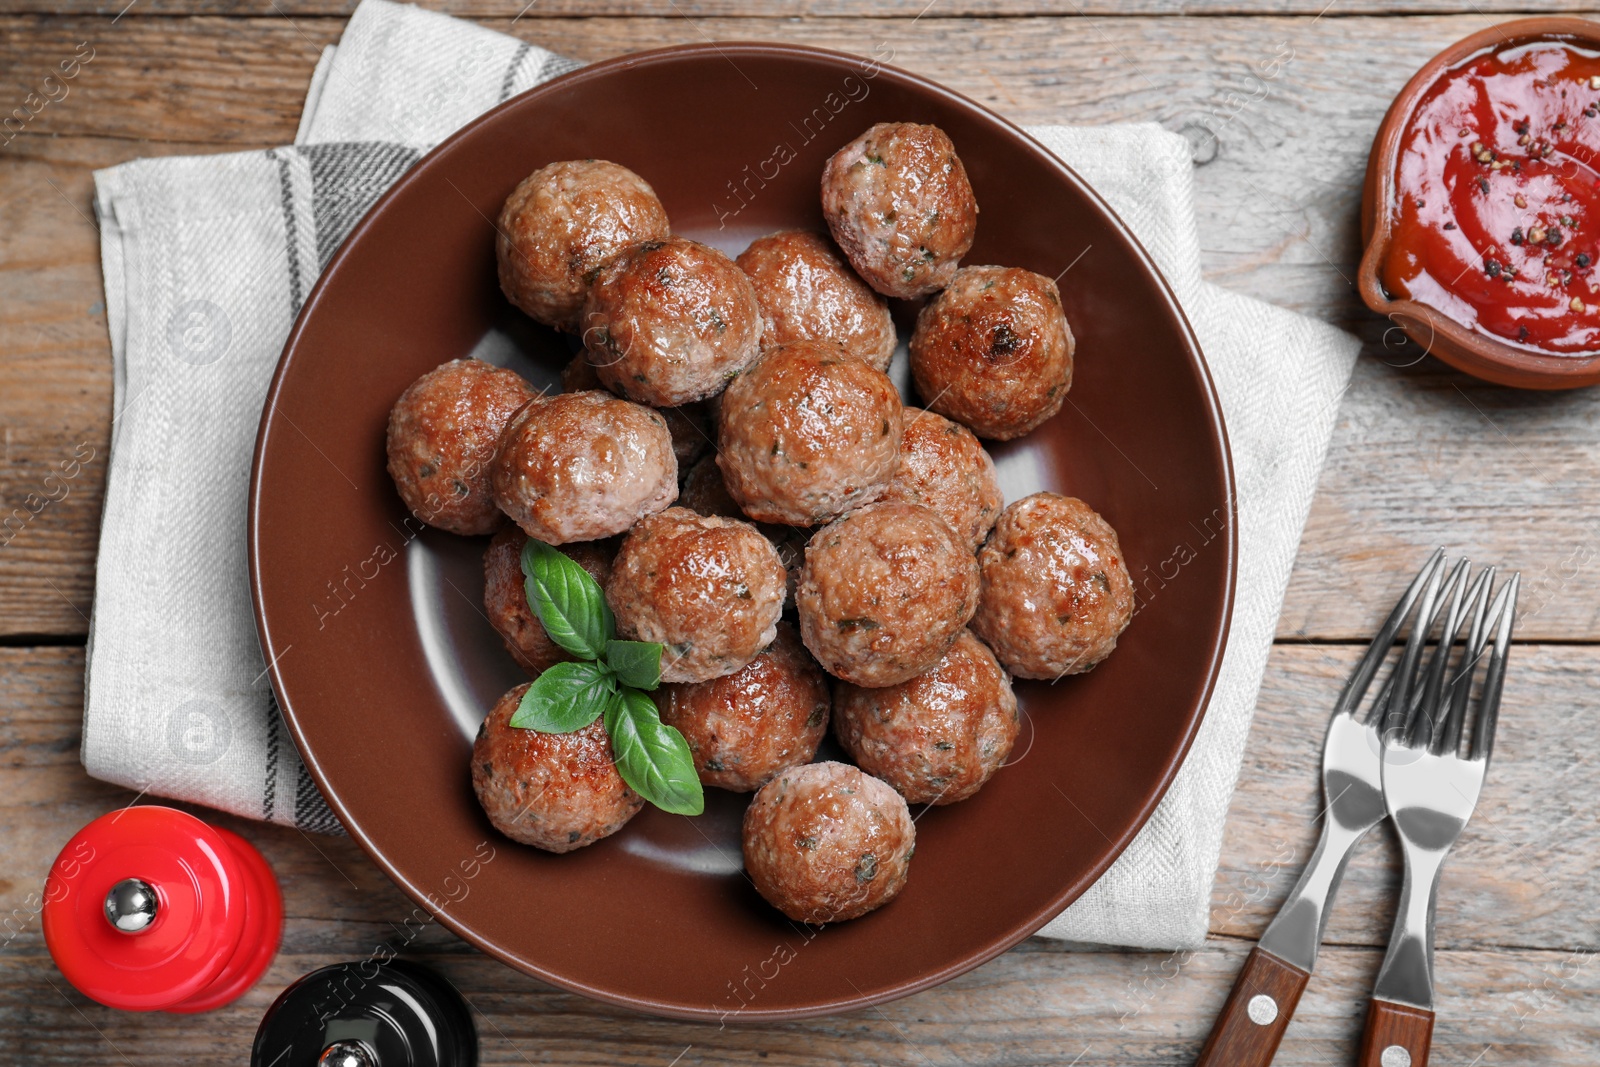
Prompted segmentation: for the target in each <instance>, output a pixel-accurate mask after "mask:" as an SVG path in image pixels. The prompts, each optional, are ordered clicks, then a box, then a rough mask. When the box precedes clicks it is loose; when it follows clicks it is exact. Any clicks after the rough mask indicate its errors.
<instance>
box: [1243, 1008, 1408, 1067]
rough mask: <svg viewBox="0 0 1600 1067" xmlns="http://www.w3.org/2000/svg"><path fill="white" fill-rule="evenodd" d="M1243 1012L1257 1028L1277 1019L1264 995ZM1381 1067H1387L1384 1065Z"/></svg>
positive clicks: (1276, 1012) (1275, 1010) (1276, 1014)
mask: <svg viewBox="0 0 1600 1067" xmlns="http://www.w3.org/2000/svg"><path fill="white" fill-rule="evenodd" d="M1245 1011H1246V1012H1247V1013H1248V1014H1249V1016H1250V1021H1251V1022H1253V1023H1255V1024H1256V1025H1257V1026H1266V1025H1267V1024H1268V1023H1270V1022H1271V1021H1272V1020H1274V1019H1276V1018H1277V1017H1278V1002H1277V1001H1276V1000H1273V999H1272V998H1271V997H1269V996H1267V995H1266V994H1265V993H1257V994H1256V995H1255V996H1253V997H1251V998H1250V1003H1249V1004H1247V1005H1246V1006H1245ZM1383 1067H1389V1065H1388V1064H1387V1063H1386V1064H1384V1065H1383Z"/></svg>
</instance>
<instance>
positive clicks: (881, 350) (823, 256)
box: [735, 230, 895, 370]
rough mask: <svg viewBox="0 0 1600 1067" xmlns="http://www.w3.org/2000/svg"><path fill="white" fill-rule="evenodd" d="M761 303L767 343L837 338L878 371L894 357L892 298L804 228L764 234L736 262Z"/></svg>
mask: <svg viewBox="0 0 1600 1067" xmlns="http://www.w3.org/2000/svg"><path fill="white" fill-rule="evenodd" d="M735 262H737V263H738V264H739V269H740V270H742V271H744V272H745V273H746V274H748V275H749V276H750V281H751V282H753V283H754V284H755V287H756V299H757V300H759V301H760V302H761V318H762V323H763V325H762V331H761V347H762V348H772V347H774V346H776V345H782V344H788V343H789V342H790V341H832V342H834V343H835V344H839V345H843V346H844V349H845V351H847V352H849V353H850V354H851V355H852V356H858V357H860V358H861V359H863V360H865V361H866V362H867V363H869V364H871V365H872V366H874V367H876V368H877V369H878V370H887V369H888V368H889V360H890V359H891V358H892V357H893V356H894V345H895V334H894V319H893V318H892V317H890V315H889V302H888V301H887V300H885V299H884V298H883V297H882V296H879V295H878V294H877V293H875V292H873V290H872V287H871V286H869V285H867V284H866V283H865V282H863V281H862V280H861V279H860V278H858V277H856V275H855V274H853V273H852V272H851V270H850V268H849V267H847V266H845V265H844V263H843V262H842V261H841V260H840V259H839V257H838V256H837V255H835V254H834V250H833V248H832V247H831V246H830V245H829V243H828V242H827V240H826V239H824V238H822V237H819V236H817V235H816V234H814V233H806V232H805V231H803V230H786V231H784V232H783V233H775V234H771V235H770V236H767V237H762V238H758V239H757V240H756V241H754V242H752V243H751V245H750V247H749V248H746V249H745V250H744V251H743V252H742V253H740V255H739V258H738V259H737V260H736V261H735Z"/></svg>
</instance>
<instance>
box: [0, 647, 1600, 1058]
mask: <svg viewBox="0 0 1600 1067" xmlns="http://www.w3.org/2000/svg"><path fill="white" fill-rule="evenodd" d="M1353 655H1354V653H1353V651H1352V650H1350V649H1343V648H1335V649H1327V648H1320V647H1304V646H1293V645H1285V646H1280V647H1279V648H1278V649H1277V650H1276V652H1275V655H1274V659H1273V664H1272V668H1271V670H1270V671H1269V672H1268V683H1267V685H1266V687H1265V688H1264V690H1263V694H1262V699H1261V709H1260V712H1259V713H1258V718H1257V721H1256V725H1255V727H1254V729H1253V730H1252V734H1251V739H1250V746H1249V750H1248V752H1247V755H1246V764H1245V766H1246V771H1245V774H1246V777H1245V779H1244V780H1243V781H1242V782H1241V785H1240V789H1239V791H1238V793H1237V795H1236V796H1235V798H1234V802H1233V807H1232V810H1231V813H1230V816H1229V829H1228V835H1227V840H1226V843H1225V849H1224V862H1223V870H1222V872H1221V875H1220V876H1219V879H1218V882H1217V887H1216V892H1215V894H1214V898H1213V900H1214V903H1213V913H1212V914H1213V920H1212V925H1213V929H1214V936H1213V939H1212V940H1211V941H1210V942H1208V943H1207V945H1206V946H1205V948H1204V949H1202V950H1200V951H1197V952H1179V953H1135V952H1116V951H1107V950H1091V951H1078V950H1076V949H1075V948H1073V947H1072V946H1066V945H1062V944H1059V943H1054V942H1046V941H1042V940H1039V939H1034V940H1031V941H1029V942H1026V943H1024V944H1023V945H1022V946H1019V948H1018V949H1016V950H1014V951H1012V952H1010V953H1007V954H1006V955H1004V956H1001V957H1000V958H999V959H997V960H994V961H992V962H991V963H989V964H987V965H985V966H984V967H981V968H979V969H978V970H976V971H974V972H973V973H971V974H969V975H966V976H964V977H962V978H959V979H957V980H955V981H954V982H951V983H949V984H947V985H945V986H942V987H940V988H938V989H935V990H932V991H930V992H927V993H924V994H921V995H919V996H916V997H912V998H909V999H907V1000H904V1001H900V1002H898V1003H895V1004H891V1005H887V1006H885V1007H883V1008H881V1009H872V1010H868V1011H863V1012H857V1013H854V1014H851V1015H846V1016H839V1017H835V1018H830V1019H819V1020H811V1021H808V1022H801V1023H790V1024H783V1025H761V1026H756V1025H746V1024H743V1023H741V1022H740V1021H739V1020H738V1019H731V1020H729V1021H728V1023H727V1026H726V1027H725V1028H720V1029H719V1028H718V1027H715V1026H706V1025H695V1024H686V1023H676V1022H666V1021H662V1020H655V1019H648V1018H644V1017H641V1016H637V1015H632V1014H629V1013H625V1012H619V1011H615V1010H613V1009H609V1008H606V1007H604V1006H601V1005H599V1004H596V1003H593V1002H591V1001H587V1000H585V999H583V998H581V997H576V996H572V995H569V994H565V993H561V992H558V991H556V990H554V989H552V988H550V987H548V986H545V985H543V984H541V983H538V982H535V981H533V980H532V979H529V978H526V977H525V976H523V975H521V974H518V973H517V972H514V971H512V970H510V969H508V968H506V967H503V966H501V965H499V964H497V963H495V962H493V961H491V960H489V959H487V958H485V957H483V956H481V955H479V954H478V953H477V952H476V951H475V950H473V949H471V948H470V947H469V946H467V945H466V944H465V943H463V942H461V941H459V940H457V939H456V938H454V937H453V936H452V935H450V934H448V933H447V932H445V931H443V930H441V929H440V928H438V927H437V926H435V925H432V924H428V925H426V926H421V927H419V926H417V925H412V926H409V927H408V926H407V925H406V919H407V917H408V916H410V915H411V914H412V906H411V904H410V902H409V901H408V900H406V899H405V898H403V897H402V896H401V894H400V893H399V892H398V891H397V890H396V889H395V888H394V887H393V886H392V885H390V884H389V883H388V882H387V881H386V880H385V879H384V877H383V876H382V874H381V873H379V872H378V870H377V869H376V868H375V867H374V866H373V865H372V864H371V863H369V862H368V861H367V860H366V859H365V858H364V857H363V856H362V854H361V853H360V851H359V850H358V849H357V848H356V846H355V845H354V844H352V843H351V842H350V841H349V840H347V839H332V838H323V837H318V838H316V839H315V840H312V839H310V838H308V837H306V836H305V835H302V834H299V833H297V832H295V831H293V830H288V829H284V828H281V827H270V826H264V825H261V824H257V823H250V822H246V821H244V820H239V819H234V818H231V817H228V816H222V815H218V814H217V813H214V812H207V811H204V810H199V813H200V814H201V815H202V816H203V817H205V818H208V819H211V820H213V821H215V822H217V823H219V824H221V825H225V826H228V827H230V828H232V829H235V830H237V831H239V832H240V833H242V834H244V835H245V836H246V837H248V838H249V839H250V840H251V841H253V842H255V843H256V844H257V845H258V846H259V847H261V848H262V850H263V851H264V852H265V854H266V855H267V857H268V859H269V861H270V862H271V863H272V865H273V867H274V869H275V870H276V871H277V873H278V876H279V878H280V881H281V883H282V885H283V888H284V892H285V901H286V912H287V915H288V921H287V924H286V927H285V942H284V950H283V952H282V954H281V955H280V956H279V957H278V959H277V961H276V962H275V964H274V965H273V968H272V970H271V971H270V972H269V974H268V976H267V978H266V979H265V980H264V981H263V982H262V984H261V985H260V986H259V987H258V988H257V989H255V990H254V991H252V992H251V993H250V994H249V995H248V996H246V997H245V998H244V999H243V1000H242V1001H240V1002H239V1003H238V1004H236V1005H234V1006H232V1007H230V1008H228V1009H225V1010H223V1011H221V1012H217V1013H214V1014H212V1015H209V1016H207V1017H206V1021H205V1025H203V1026H198V1025H195V1021H194V1020H192V1019H187V1018H183V1017H174V1016H166V1015H160V1014H152V1015H132V1014H124V1013H118V1012H113V1011H110V1010H107V1009H104V1008H100V1007H98V1006H96V1005H94V1004H92V1003H90V1002H89V1001H87V1000H85V999H84V998H83V997H81V996H80V995H78V994H77V993H76V992H75V991H73V990H71V989H70V988H68V987H67V986H66V985H65V983H64V982H63V981H62V980H61V978H60V975H59V973H58V972H57V971H56V970H55V968H54V966H53V964H52V963H51V961H50V959H49V957H48V955H47V953H46V952H45V949H44V946H43V944H42V941H41V939H40V936H39V932H38V922H37V914H36V904H35V901H36V900H37V897H36V896H30V894H36V893H37V891H38V888H39V886H40V885H41V884H42V882H43V877H44V873H45V871H46V870H47V869H48V866H49V863H50V861H51V860H52V858H53V857H54V855H55V852H56V851H57V850H58V849H59V848H60V846H61V844H62V843H63V842H65V840H66V839H67V838H68V837H69V836H70V835H71V834H72V833H73V832H75V831H76V830H77V829H78V827H79V826H81V825H82V824H83V823H85V822H87V821H88V820H89V819H91V818H93V817H94V816H96V815H98V814H100V813H101V812H103V811H106V810H109V809H111V808H113V807H115V806H117V805H118V804H121V803H125V802H126V801H128V800H130V799H132V797H131V794H129V793H127V792H126V791H124V790H119V789H115V788H112V787H110V786H106V785H103V784H101V783H97V782H94V781H92V780H91V779H89V778H88V777H86V776H85V775H84V774H83V771H82V768H81V767H80V766H79V765H78V762H77V743H78V717H79V709H80V707H81V680H82V652H81V650H77V649H61V648H47V649H0V708H3V709H5V711H4V715H3V717H0V754H3V759H4V764H3V766H4V773H5V775H6V778H5V781H6V788H5V790H3V791H0V823H3V824H4V825H5V826H7V827H8V828H9V829H8V832H7V834H6V836H5V837H4V838H3V839H0V872H4V874H3V880H0V915H4V916H8V918H7V919H6V920H5V921H4V923H3V926H4V933H3V934H0V1053H9V1055H6V1056H5V1057H4V1058H6V1059H7V1060H8V1061H10V1060H15V1061H16V1062H30V1063H39V1064H67V1063H81V1062H98V1061H105V1060H110V1059H114V1058H115V1056H116V1053H120V1054H121V1056H122V1057H123V1059H124V1060H125V1062H127V1063H129V1064H145V1063H150V1064H155V1063H158V1062H161V1063H167V1062H171V1061H172V1060H173V1059H175V1058H177V1059H182V1058H184V1057H185V1055H187V1056H188V1057H189V1058H190V1059H192V1060H194V1061H196V1062H237V1061H238V1059H239V1058H240V1057H241V1056H242V1054H243V1050H244V1049H245V1048H246V1047H247V1045H248V1042H249V1040H250V1038H251V1035H252V1034H253V1032H254V1029H255V1026H256V1024H257V1022H258V1020H259V1018H260V1015H261V1013H262V1012H263V1011H265V1009H266V1007H267V1006H268V1005H269V1004H270V1003H271V1001H272V999H273V997H275V996H276V995H277V993H278V992H279V991H280V990H281V989H282V988H283V987H284V986H285V985H286V984H287V983H288V982H290V981H292V980H293V979H294V978H296V977H298V976H299V975H300V974H302V973H304V972H305V971H308V970H310V969H312V968H313V967H317V966H321V965H324V964H327V963H333V962H337V961H340V960H347V959H362V958H365V957H366V956H368V955H369V954H371V953H372V952H374V951H375V950H376V947H377V946H378V945H379V944H380V943H381V944H384V945H387V946H388V947H389V948H391V949H394V950H399V951H401V952H402V953H403V954H404V955H405V956H406V957H408V958H413V959H419V960H422V961H424V962H427V963H429V964H430V965H433V966H437V967H438V968H440V969H441V970H442V971H443V972H444V973H445V974H446V975H447V976H449V977H450V978H451V979H452V980H453V981H454V982H455V983H456V984H457V985H458V986H459V987H460V988H461V989H462V990H463V991H464V992H465V993H466V995H467V996H468V998H469V999H470V1001H471V1003H472V1004H473V1006H474V1008H475V1009H476V1011H477V1020H478V1029H479V1033H480V1035H481V1037H482V1039H483V1041H484V1044H485V1049H484V1062H485V1063H520V1062H523V1057H527V1058H528V1060H535V1059H537V1060H539V1061H541V1062H554V1063H595V1062H606V1063H617V1064H656V1065H661V1064H666V1063H669V1062H671V1061H672V1060H673V1057H674V1056H677V1055H679V1054H680V1053H682V1054H683V1056H682V1059H681V1060H679V1061H678V1062H680V1063H736V1062H737V1063H743V1062H750V1061H752V1060H756V1059H760V1060H763V1061H764V1062H769V1063H776V1064H794V1065H811V1064H821V1063H830V1062H841V1061H848V1062H871V1063H882V1064H927V1063H934V1064H945V1063H964V1064H992V1065H1011V1064H1016V1065H1021V1064H1028V1063H1046V1062H1049V1063H1070V1062H1074V1060H1073V1057H1075V1056H1076V1057H1080V1058H1079V1059H1078V1060H1077V1061H1076V1062H1077V1063H1079V1064H1082V1065H1088V1064H1178V1063H1190V1062H1193V1057H1194V1055H1195V1053H1196V1052H1197V1051H1198V1049H1199V1046H1200V1043H1201V1042H1202V1041H1203V1040H1204V1037H1205V1034H1206V1033H1207V1031H1208V1029H1209V1026H1210V1022H1211V1020H1212V1019H1213V1018H1214V1016H1215V1014H1216V1012H1217V1010H1218V1009H1219V1008H1220V1007H1221V1004H1222V1001H1223V999H1224V997H1225V995H1226V993H1227V990H1228V988H1229V987H1230V985H1231V984H1232V981H1233V977H1234V975H1235V974H1236V973H1237V971H1238V968H1239V966H1240V965H1241V963H1242V962H1243V957H1244V953H1245V952H1246V951H1247V949H1248V947H1249V941H1248V940H1240V939H1239V938H1246V939H1253V938H1254V936H1255V935H1256V934H1258V933H1259V931H1260V929H1261V927H1262V925H1264V923H1265V920H1266V917H1267V915H1268V914H1269V913H1270V909H1271V908H1272V907H1273V906H1275V905H1276V903H1277V901H1278V900H1280V899H1281V897H1282V895H1283V893H1284V891H1286V890H1287V888H1288V882H1289V881H1291V880H1292V878H1293V867H1294V861H1293V860H1287V859H1285V852H1284V844H1287V845H1288V847H1289V850H1290V851H1293V852H1296V853H1297V854H1300V855H1303V854H1304V852H1305V850H1306V849H1308V848H1309V846H1310V841H1311V836H1310V825H1311V819H1312V817H1313V816H1314V815H1315V813H1316V811H1317V809H1318V807H1320V800H1318V799H1317V798H1316V797H1315V795H1314V792H1313V790H1312V789H1311V787H1310V783H1311V777H1312V769H1313V768H1314V767H1315V765H1316V758H1317V749H1318V740H1319V738H1320V733H1321V724H1322V722H1323V721H1324V715H1325V709H1326V708H1327V707H1328V705H1329V702H1330V700H1331V698H1332V694H1333V692H1334V691H1335V689H1336V688H1337V686H1338V684H1339V682H1340V680H1342V678H1343V676H1344V673H1345V671H1346V670H1347V669H1348V666H1349V663H1350V662H1351V660H1352V658H1353ZM1597 666H1600V650H1597V649H1590V648H1574V647H1570V646H1546V647H1525V648H1520V649H1518V651H1517V659H1516V660H1515V665H1514V670H1513V673H1512V675H1511V679H1510V683H1509V684H1508V686H1507V691H1506V707H1505V717H1504V727H1503V729H1504V734H1503V741H1502V744H1501V746H1500V751H1499V752H1498V753H1497V755H1496V763H1495V767H1494V773H1493V777H1492V779H1491V786H1490V791H1489V793H1488V794H1487V795H1486V798H1485V807H1484V809H1483V811H1482V812H1481V813H1480V815H1479V817H1478V819H1477V820H1475V822H1474V825H1473V827H1472V828H1470V829H1469V831H1468V832H1467V835H1466V836H1465V838H1464V839H1463V841H1462V844H1461V846H1460V851H1459V853H1458V855H1457V856H1456V857H1455V859H1454V860H1453V862H1452V864H1451V866H1450V867H1449V868H1448V870H1447V873H1446V875H1445V881H1444V894H1443V899H1442V900H1441V903H1440V911H1439V937H1440V945H1441V946H1442V947H1441V951H1440V952H1439V954H1438V958H1437V976H1438V986H1439V995H1440V999H1439V1017H1440V1023H1439V1030H1438V1033H1437V1035H1436V1044H1437V1046H1438V1049H1439V1051H1438V1053H1437V1057H1438V1058H1437V1062H1440V1063H1461V1064H1466V1063H1472V1062H1479V1063H1509V1062H1522V1063H1529V1062H1537V1063H1541V1064H1552V1065H1565V1064H1584V1065H1589V1064H1592V1050H1593V1048H1594V1047H1596V1042H1600V1020H1597V1018H1596V1016H1595V1015H1594V1013H1593V1011H1592V1010H1591V1005H1592V1004H1593V1002H1594V997H1595V996H1597V995H1600V968H1596V967H1594V966H1593V960H1594V952H1595V949H1596V942H1597V933H1596V923H1595V918H1594V916H1595V913H1596V908H1595V907H1594V901H1595V892H1596V891H1595V889H1594V887H1593V885H1592V879H1591V878H1590V877H1589V875H1590V870H1589V868H1590V863H1589V857H1591V856H1592V855H1593V854H1594V850H1595V844H1594V841H1593V840H1592V837H1593V835H1594V833H1595V829H1594V827H1593V820H1592V818H1590V817H1589V814H1588V813H1589V812H1591V811H1592V810H1593V806H1594V794H1595V790H1596V788H1597V787H1596V784H1595V783H1594V781H1593V780H1592V777H1590V776H1586V775H1585V774H1584V773H1583V766H1584V759H1585V757H1584V756H1583V755H1582V754H1583V753H1587V752H1590V751H1593V750H1594V749H1595V747H1596V744H1595V738H1594V737H1593V734H1595V732H1596V731H1597V730H1600V727H1596V726H1595V725H1594V724H1593V722H1592V721H1591V717H1590V716H1588V715H1587V714H1586V711H1587V700H1588V698H1589V696H1590V694H1591V693H1592V688H1593V683H1592V679H1593V678H1594V677H1595V676H1596V668H1597ZM197 810H198V809H197ZM1557 835H1559V836H1557ZM1394 883H1395V866H1394V857H1393V854H1392V850H1388V849H1383V848H1373V849H1368V850H1366V851H1364V852H1363V853H1362V854H1360V855H1359V856H1358V857H1357V859H1356V861H1355V862H1354V863H1353V864H1352V867H1351V871H1350V874H1349V875H1348V877H1347V879H1346V886H1345V890H1344V893H1343V896H1342V899H1341V900H1340V902H1339V907H1338V908H1337V909H1336V910H1335V912H1334V919H1333V923H1332V925H1331V926H1330V928H1329V938H1328V940H1329V942H1330V943H1329V945H1328V947H1326V948H1325V949H1324V951H1323V955H1322V958H1321V961H1320V963H1319V967H1318V970H1317V974H1316V975H1315V977H1314V978H1313V981H1312V983H1311V986H1310V988H1309V990H1308V991H1307V993H1306V996H1305V998H1304V999H1303V1000H1302V1002H1301V1006H1300V1010H1299V1013H1298V1015H1297V1017H1296V1019H1295V1022H1294V1024H1293V1025H1292V1026H1291V1027H1290V1029H1289V1032H1288V1035H1287V1038H1286V1040H1285V1043H1284V1046H1283V1049H1282V1051H1280V1053H1279V1056H1278V1059H1277V1062H1278V1063H1279V1064H1292V1065H1311V1064H1324V1063H1327V1062H1349V1060H1350V1058H1351V1055H1352V1054H1353V1051H1354V1048H1355V1042H1356V1041H1357V1039H1358V1037H1359V1033H1360V1027H1361V1017H1362V1014H1361V1013H1362V1011H1363V1010H1364V998H1365V995H1366V991H1367V990H1368V989H1369V988H1370V985H1371V981H1372V978H1373V976H1374V974H1375V972H1376V969H1377V965H1378V962H1379V959H1380V958H1381V949H1380V948H1379V947H1377V946H1379V945H1381V944H1382V943H1383V941H1384V939H1385V937H1386V931H1385V929H1384V926H1385V924H1386V921H1387V916H1388V914H1389V911H1390V909H1391V908H1392V906H1393V905H1392V900H1393V894H1394V889H1395V884H1394ZM1529 946H1535V947H1529ZM106 1042H110V1043H112V1044H114V1046H115V1050H116V1052H112V1051H110V1050H108V1049H107V1047H106V1044H105V1043H106ZM686 1047H688V1051H687V1052H685V1049H686ZM1486 1048H1488V1049H1490V1052H1489V1053H1488V1054H1487V1055H1486V1054H1485V1052H1484V1050H1485V1049H1486Z"/></svg>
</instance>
